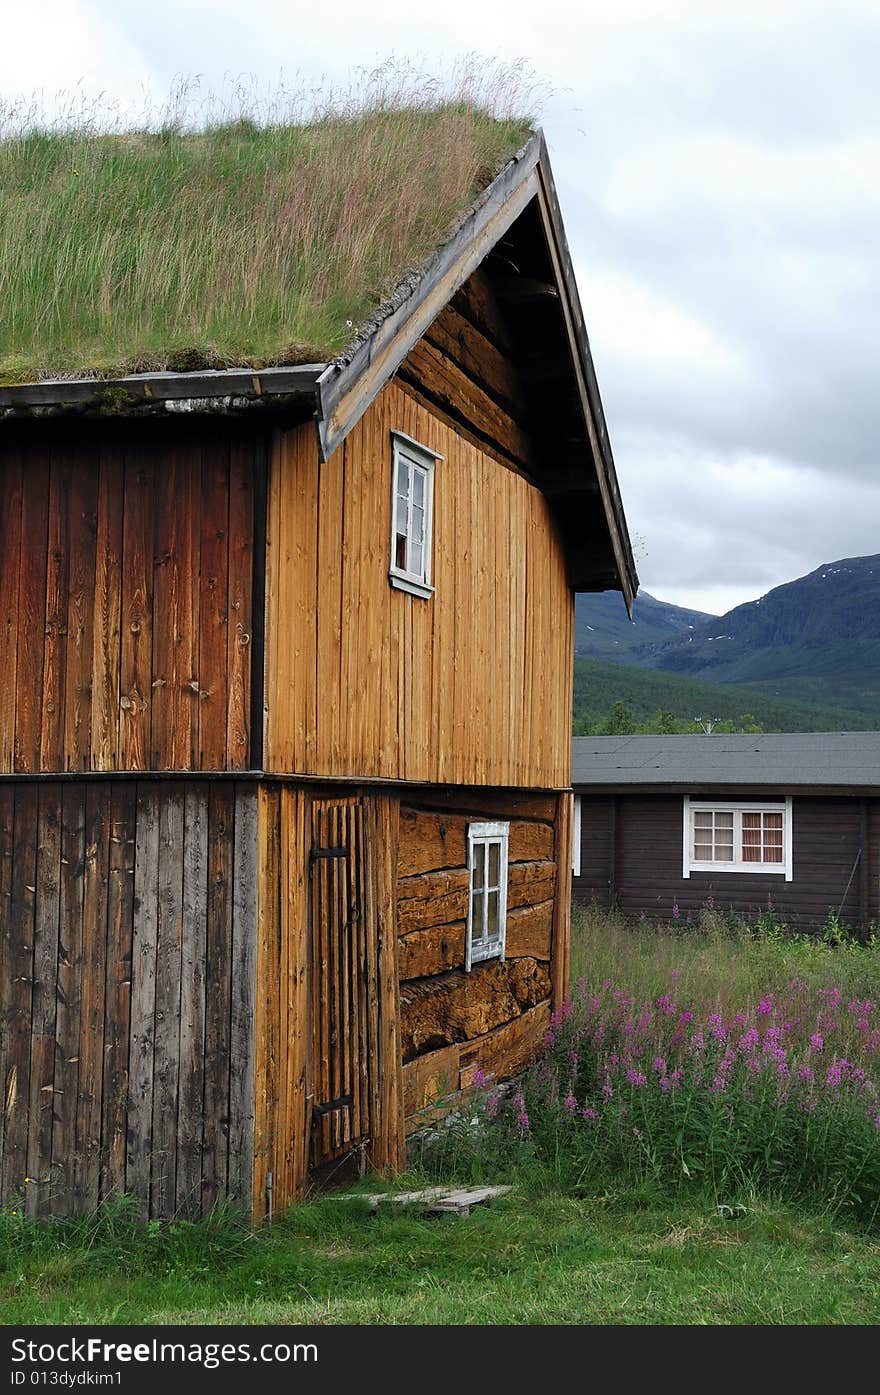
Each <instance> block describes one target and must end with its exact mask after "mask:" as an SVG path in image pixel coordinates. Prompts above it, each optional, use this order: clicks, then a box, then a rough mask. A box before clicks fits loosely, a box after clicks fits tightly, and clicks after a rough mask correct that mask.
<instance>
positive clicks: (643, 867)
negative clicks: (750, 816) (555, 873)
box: [573, 789, 880, 930]
mask: <svg viewBox="0 0 880 1395" xmlns="http://www.w3.org/2000/svg"><path fill="white" fill-rule="evenodd" d="M786 793H790V791H782V792H779V791H776V792H775V794H764V795H762V796H761V797H766V798H771V797H775V798H781V797H783V796H784V795H785V794H786ZM707 797H711V796H707V795H705V794H701V796H700V798H707ZM739 797H742V798H744V799H748V798H752V799H754V798H755V797H756V796H755V794H754V792H753V791H752V792H743V791H741V790H740V791H737V790H731V789H725V790H724V791H723V793H722V792H719V794H718V798H719V799H722V798H723V799H726V800H730V799H737V798H739ZM866 802H867V810H866V811H863V805H864V804H865V803H866ZM865 812H866V815H867V817H865ZM682 817H683V815H682V796H681V795H673V794H658V795H650V794H642V793H639V794H627V793H620V794H616V795H612V794H590V793H588V792H585V793H584V794H582V795H581V875H580V876H579V877H575V878H574V879H573V890H574V896H575V899H576V900H578V901H579V902H581V903H583V904H589V903H590V902H595V903H596V904H598V905H602V906H608V905H612V904H613V905H616V906H618V907H619V908H620V910H622V911H623V912H624V913H625V914H627V915H634V916H639V915H646V916H649V917H655V918H658V919H669V918H670V917H671V915H672V907H673V902H676V903H677V904H678V907H679V912H680V914H681V915H682V916H683V917H685V918H688V917H691V918H693V917H694V916H696V915H697V914H698V912H699V911H700V909H701V908H702V907H703V906H704V905H705V904H706V901H707V899H708V898H709V897H710V896H711V897H712V899H713V901H714V903H715V905H716V907H718V908H719V909H720V910H726V909H732V910H735V911H738V912H741V913H742V914H744V915H749V914H755V913H757V912H760V911H764V910H766V909H767V902H768V897H769V898H770V900H771V902H772V905H773V907H774V909H775V910H776V911H777V913H778V914H779V915H780V916H781V917H782V918H783V919H784V920H786V921H787V922H788V923H789V924H790V925H792V926H796V927H798V928H800V929H804V930H811V929H812V930H819V929H821V926H822V924H823V922H824V920H825V917H826V916H827V914H828V912H829V911H833V912H834V913H835V914H837V913H839V914H840V916H841V918H842V919H844V920H846V921H847V922H849V923H850V924H851V925H854V926H865V927H866V926H867V925H868V924H869V923H870V922H871V921H872V920H876V919H877V918H878V916H880V886H878V868H880V799H869V800H867V801H864V800H863V799H862V798H861V797H853V798H842V797H839V796H835V797H823V796H821V795H809V796H804V795H800V796H799V795H797V794H794V795H793V799H792V855H793V876H792V880H791V881H790V882H786V881H785V878H784V876H783V875H782V874H781V873H780V874H779V875H774V874H772V873H760V874H752V875H749V874H748V873H745V872H727V873H725V872H715V873H713V872H691V875H690V877H687V878H685V877H683V876H682Z"/></svg>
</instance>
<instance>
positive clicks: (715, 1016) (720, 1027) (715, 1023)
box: [709, 1012, 727, 1041]
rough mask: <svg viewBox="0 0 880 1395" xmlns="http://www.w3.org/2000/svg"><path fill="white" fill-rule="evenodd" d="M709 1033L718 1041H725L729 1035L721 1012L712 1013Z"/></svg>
mask: <svg viewBox="0 0 880 1395" xmlns="http://www.w3.org/2000/svg"><path fill="white" fill-rule="evenodd" d="M709 1031H710V1033H711V1034H712V1036H713V1037H714V1038H715V1040H716V1041H724V1040H725V1039H726V1037H727V1033H726V1032H725V1030H724V1020H723V1018H722V1016H721V1013H720V1012H710V1014H709Z"/></svg>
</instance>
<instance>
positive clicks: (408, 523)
mask: <svg viewBox="0 0 880 1395" xmlns="http://www.w3.org/2000/svg"><path fill="white" fill-rule="evenodd" d="M391 440H392V462H393V468H392V482H393V486H392V495H391V566H390V568H389V571H388V576H389V578H390V581H391V584H392V586H396V587H397V588H398V589H399V590H401V591H409V592H410V594H411V595H413V596H423V597H428V596H432V595H433V594H434V588H433V586H432V585H431V539H432V527H433V512H434V466H435V465H436V463H437V461H438V460H442V459H443V457H442V455H438V454H437V453H436V451H433V450H431V449H430V448H429V447H428V446H421V445H419V443H418V441H413V440H412V439H411V438H410V437H409V436H405V435H404V434H403V433H402V432H401V431H392V433H391Z"/></svg>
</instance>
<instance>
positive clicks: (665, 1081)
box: [660, 1075, 672, 1095]
mask: <svg viewBox="0 0 880 1395" xmlns="http://www.w3.org/2000/svg"><path fill="white" fill-rule="evenodd" d="M671 1089H672V1081H671V1080H670V1079H669V1077H668V1076H666V1075H664V1076H662V1077H661V1079H660V1093H661V1094H663V1095H668V1094H669V1091H670V1090H671Z"/></svg>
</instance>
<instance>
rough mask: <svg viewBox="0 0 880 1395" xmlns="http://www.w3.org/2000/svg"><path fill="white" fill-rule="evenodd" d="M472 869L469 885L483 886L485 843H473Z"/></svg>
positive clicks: (484, 881)
mask: <svg viewBox="0 0 880 1395" xmlns="http://www.w3.org/2000/svg"><path fill="white" fill-rule="evenodd" d="M473 856H474V870H473V875H472V878H471V885H472V886H474V887H480V886H485V884H486V878H485V866H486V844H485V843H474V853H473Z"/></svg>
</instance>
